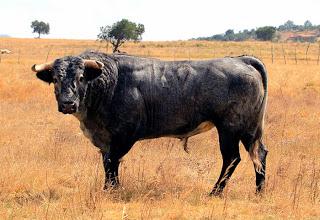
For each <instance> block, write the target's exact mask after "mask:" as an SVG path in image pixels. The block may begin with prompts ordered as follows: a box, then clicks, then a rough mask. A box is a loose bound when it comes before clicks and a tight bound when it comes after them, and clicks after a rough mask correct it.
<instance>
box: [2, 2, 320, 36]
mask: <svg viewBox="0 0 320 220" xmlns="http://www.w3.org/2000/svg"><path fill="white" fill-rule="evenodd" d="M319 8H320V1H319V0H303V1H301V0H268V1H265V0H264V1H259V0H218V1H216V0H192V1H191V0H190V1H189V0H158V1H154V0H86V1H83V0H0V35H1V34H7V35H10V36H11V37H20V38H32V37H35V36H36V34H33V33H32V29H31V28H30V25H31V22H32V21H33V20H39V21H44V22H46V23H49V24H50V34H49V35H45V36H43V37H44V38H58V39H96V38H97V34H98V33H99V28H100V27H101V26H105V25H112V24H113V23H115V22H117V21H119V20H121V19H123V18H126V19H129V20H130V21H133V22H136V23H141V24H144V26H145V33H144V34H143V36H142V38H143V40H146V41H166V40H187V39H190V38H194V37H200V36H201V37H206V36H212V35H214V34H220V33H224V32H225V31H226V30H227V29H233V30H235V31H239V30H243V29H252V28H257V27H261V26H266V25H271V26H279V25H281V24H283V23H285V22H286V21H287V20H292V21H294V23H295V24H303V23H304V22H305V21H306V20H310V21H311V22H312V23H313V24H320V13H319Z"/></svg>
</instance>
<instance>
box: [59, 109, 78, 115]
mask: <svg viewBox="0 0 320 220" xmlns="http://www.w3.org/2000/svg"><path fill="white" fill-rule="evenodd" d="M61 112H62V113H63V114H73V113H76V112H77V111H76V110H73V109H63V110H62V111H61Z"/></svg>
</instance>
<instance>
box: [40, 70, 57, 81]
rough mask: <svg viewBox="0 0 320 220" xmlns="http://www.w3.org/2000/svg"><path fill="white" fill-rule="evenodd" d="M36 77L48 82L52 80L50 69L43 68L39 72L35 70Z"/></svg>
mask: <svg viewBox="0 0 320 220" xmlns="http://www.w3.org/2000/svg"><path fill="white" fill-rule="evenodd" d="M37 77H38V79H41V80H42V81H44V82H47V83H49V84H50V83H52V82H53V78H52V70H44V71H41V72H37Z"/></svg>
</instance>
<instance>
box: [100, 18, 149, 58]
mask: <svg viewBox="0 0 320 220" xmlns="http://www.w3.org/2000/svg"><path fill="white" fill-rule="evenodd" d="M144 31H145V29H144V25H143V24H136V23H134V22H131V21H129V20H127V19H122V20H121V21H118V22H116V23H114V24H113V25H112V26H104V27H101V28H100V33H99V34H98V39H100V40H102V41H108V42H110V43H111V44H112V46H113V52H117V51H118V52H119V47H120V46H121V45H122V44H124V42H126V41H131V40H132V41H135V42H138V41H140V40H141V39H142V34H143V33H144Z"/></svg>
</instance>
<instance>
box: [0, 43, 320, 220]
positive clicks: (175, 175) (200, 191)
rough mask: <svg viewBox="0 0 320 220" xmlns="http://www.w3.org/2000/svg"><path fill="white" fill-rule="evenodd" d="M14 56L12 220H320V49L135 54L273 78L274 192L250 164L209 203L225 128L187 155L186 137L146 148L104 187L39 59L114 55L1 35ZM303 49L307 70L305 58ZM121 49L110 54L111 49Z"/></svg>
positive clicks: (8, 202)
mask: <svg viewBox="0 0 320 220" xmlns="http://www.w3.org/2000/svg"><path fill="white" fill-rule="evenodd" d="M0 47H1V48H8V49H10V50H12V51H13V54H10V55H2V56H1V58H2V59H1V63H0V125H1V126H0V219H3V218H4V219H21V218H28V219H29V218H30V219H287V218H289V219H301V218H305V219H319V218H320V210H319V206H320V195H319V193H320V191H319V187H320V186H319V185H320V184H319V180H320V168H319V165H320V159H319V158H320V123H319V122H320V108H319V104H320V66H318V65H317V56H318V53H317V51H318V45H316V44H312V45H311V46H310V51H309V53H310V54H309V61H308V64H307V61H306V60H305V51H306V44H284V45H283V48H284V49H285V51H286V59H287V65H285V64H284V60H283V54H282V45H280V44H274V45H273V47H274V51H275V56H274V63H273V64H272V63H271V48H272V44H271V43H259V42H243V43H217V42H211V43H208V42H185V41H179V42H143V43H140V44H132V43H129V44H127V45H126V47H125V48H123V50H124V51H127V52H129V53H132V54H139V55H143V56H152V57H158V58H161V59H169V60H173V59H203V58H212V57H221V56H226V55H238V54H243V53H245V54H254V55H256V56H258V57H262V59H263V60H264V62H265V63H266V66H267V69H268V71H269V81H270V84H269V102H268V113H267V117H266V123H265V124H266V128H265V143H266V145H267V146H268V148H269V150H270V153H269V155H268V161H267V166H268V168H267V186H266V193H265V194H264V196H262V197H257V196H256V195H255V193H254V192H255V187H254V185H255V178H254V170H253V166H252V163H251V161H250V158H249V157H248V155H247V153H246V152H245V151H244V150H243V147H241V156H242V161H241V163H240V165H239V166H238V168H237V169H236V171H235V173H234V175H233V176H232V178H231V180H230V182H229V185H228V187H227V188H226V191H225V194H224V196H223V197H222V198H211V197H208V193H209V192H210V190H211V188H212V186H213V184H214V183H215V181H216V180H217V177H218V175H219V172H220V167H221V157H220V152H219V147H218V143H217V134H216V131H214V130H212V131H209V132H207V133H205V134H201V135H198V136H195V137H193V138H191V139H190V141H189V148H190V151H191V153H190V154H189V155H188V154H186V153H185V152H184V151H183V149H182V147H181V146H180V145H179V142H178V141H177V140H175V139H168V138H162V139H156V140H147V141H143V142H138V143H136V144H135V146H134V148H133V149H132V150H131V151H130V153H129V154H128V155H126V156H125V157H124V158H123V162H122V164H121V171H120V172H121V174H120V175H121V176H120V178H121V181H122V188H120V189H118V190H115V191H113V192H104V191H102V190H101V189H102V185H103V169H102V163H101V158H100V155H99V153H98V151H97V149H95V148H94V147H93V146H92V145H91V143H90V142H89V141H88V140H86V139H85V138H84V136H83V135H82V134H81V131H80V129H79V122H78V121H77V120H76V119H75V118H73V117H72V116H65V115H62V114H61V113H58V111H57V107H56V102H55V99H54V95H53V88H52V86H50V87H49V86H47V85H45V84H44V83H42V82H40V81H38V80H37V79H36V77H35V76H34V73H32V72H31V71H30V67H31V65H32V64H33V63H39V62H44V61H46V60H47V59H54V58H57V57H60V56H64V55H69V54H77V53H79V52H81V51H83V50H85V49H96V50H102V51H105V50H106V48H105V46H104V45H102V44H100V43H98V42H95V41H73V40H43V39H41V40H38V39H0ZM295 48H297V60H298V64H297V65H296V64H295V55H294V51H295ZM109 51H110V48H109Z"/></svg>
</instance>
